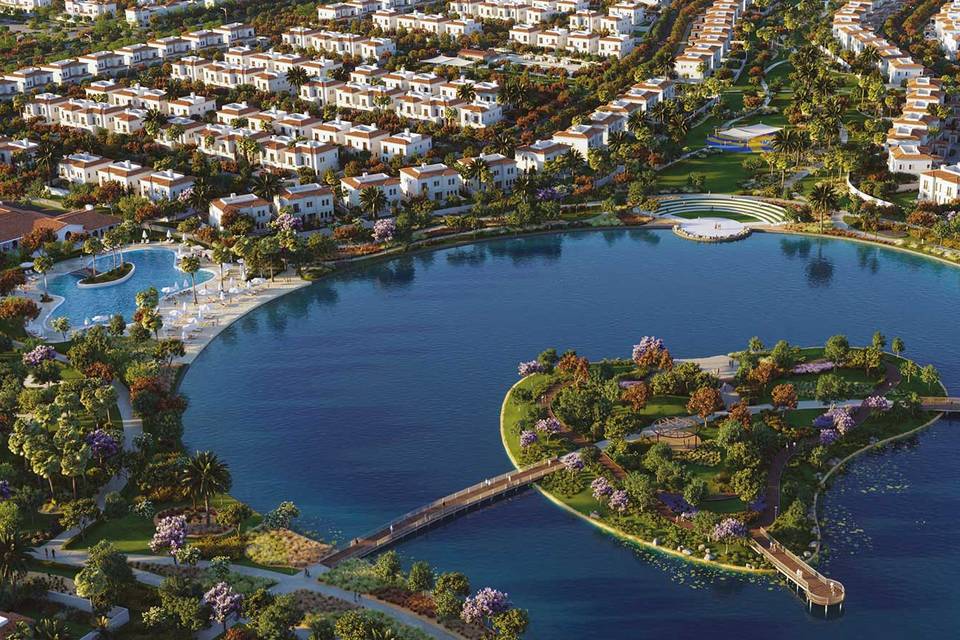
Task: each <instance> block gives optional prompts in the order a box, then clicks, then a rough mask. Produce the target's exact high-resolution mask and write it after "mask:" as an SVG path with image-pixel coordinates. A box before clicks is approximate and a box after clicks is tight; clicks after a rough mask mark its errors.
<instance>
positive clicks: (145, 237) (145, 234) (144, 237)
mask: <svg viewBox="0 0 960 640" xmlns="http://www.w3.org/2000/svg"><path fill="white" fill-rule="evenodd" d="M140 237H141V238H143V239H144V240H146V239H147V230H146V229H144V230H143V233H142V234H141V235H140Z"/></svg>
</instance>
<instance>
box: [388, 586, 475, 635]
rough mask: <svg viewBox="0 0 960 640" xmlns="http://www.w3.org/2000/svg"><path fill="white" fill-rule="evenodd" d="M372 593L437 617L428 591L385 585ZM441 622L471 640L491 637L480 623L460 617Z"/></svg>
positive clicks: (410, 609) (400, 605) (426, 614)
mask: <svg viewBox="0 0 960 640" xmlns="http://www.w3.org/2000/svg"><path fill="white" fill-rule="evenodd" d="M371 595H372V596H374V597H375V598H378V599H379V600H383V601H384V602H389V603H390V604H395V605H397V606H398V607H402V608H404V609H407V610H409V611H412V612H414V613H416V614H417V615H421V616H423V617H424V618H429V619H431V620H435V619H436V618H437V607H436V605H435V604H434V602H433V597H432V596H431V595H430V594H428V593H416V592H413V591H410V590H408V589H401V588H398V587H384V588H381V589H376V590H374V591H373V592H372V593H371ZM441 624H442V625H443V626H445V627H447V628H448V629H450V630H451V631H453V632H455V633H457V634H459V635H461V636H463V637H464V638H469V639H470V640H484V639H486V638H489V637H490V632H489V631H488V630H487V629H486V628H484V627H483V625H480V624H469V623H466V622H464V621H463V620H460V619H456V620H444V621H443V622H441Z"/></svg>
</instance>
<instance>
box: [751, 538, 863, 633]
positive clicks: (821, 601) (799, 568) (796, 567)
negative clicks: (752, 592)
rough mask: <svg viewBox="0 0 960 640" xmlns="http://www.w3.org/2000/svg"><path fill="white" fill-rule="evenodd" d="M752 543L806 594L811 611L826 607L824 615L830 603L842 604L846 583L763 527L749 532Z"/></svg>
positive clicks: (756, 549) (841, 605)
mask: <svg viewBox="0 0 960 640" xmlns="http://www.w3.org/2000/svg"><path fill="white" fill-rule="evenodd" d="M750 546H751V547H752V548H753V549H754V550H755V551H756V552H757V553H759V554H760V555H762V556H763V557H764V558H765V559H766V560H767V561H768V562H769V563H770V564H772V565H773V566H774V568H776V570H777V571H779V572H780V574H781V575H782V576H783V577H785V578H786V579H787V580H788V581H789V582H790V583H791V584H793V586H794V587H796V588H797V591H798V593H801V594H803V595H804V596H805V597H806V599H807V604H808V606H809V608H810V609H811V611H812V610H813V607H814V605H816V606H820V607H823V609H824V613H825V614H826V613H827V612H828V611H829V607H831V606H838V607H840V608H842V607H843V600H844V597H845V595H846V592H845V591H844V588H843V585H842V584H841V583H839V582H837V581H836V580H831V579H830V578H827V577H826V576H824V575H823V574H821V573H820V572H819V571H817V570H816V569H814V568H813V567H811V566H810V565H809V564H807V563H806V562H804V561H803V560H801V559H800V558H799V557H797V556H796V555H794V554H793V553H791V552H790V550H789V549H787V548H785V547H784V546H783V545H782V544H780V543H779V542H777V540H776V539H775V538H774V537H773V536H771V535H770V534H769V533H767V530H766V529H764V528H763V527H761V528H759V529H753V530H751V531H750Z"/></svg>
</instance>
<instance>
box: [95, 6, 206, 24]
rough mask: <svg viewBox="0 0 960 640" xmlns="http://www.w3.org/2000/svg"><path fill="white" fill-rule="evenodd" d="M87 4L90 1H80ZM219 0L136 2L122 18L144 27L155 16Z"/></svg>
mask: <svg viewBox="0 0 960 640" xmlns="http://www.w3.org/2000/svg"><path fill="white" fill-rule="evenodd" d="M82 1H86V2H89V1H90V0H82ZM220 1H221V0H167V1H166V2H162V1H161V2H156V1H155V0H137V2H136V3H135V4H134V5H133V6H132V7H127V9H126V10H125V11H124V12H123V15H124V18H126V20H127V22H128V23H130V24H132V25H139V26H146V25H148V24H150V19H151V18H154V17H156V16H163V15H166V14H168V13H177V12H178V11H185V10H187V9H192V8H193V7H204V8H207V9H209V8H211V7H215V6H217V5H218V4H220Z"/></svg>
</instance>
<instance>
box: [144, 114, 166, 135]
mask: <svg viewBox="0 0 960 640" xmlns="http://www.w3.org/2000/svg"><path fill="white" fill-rule="evenodd" d="M166 122H167V116H165V115H163V112H162V111H160V110H159V109H147V115H145V116H144V117H143V128H144V129H146V131H147V133H149V134H150V135H151V136H152V137H154V138H156V137H157V133H159V131H160V127H162V126H163V125H164V124H166Z"/></svg>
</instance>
